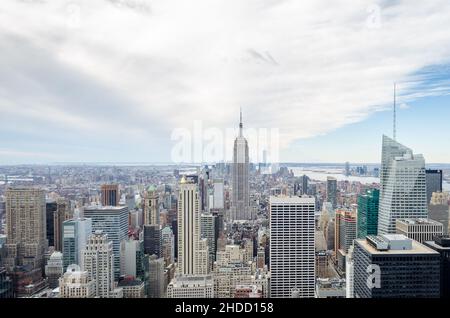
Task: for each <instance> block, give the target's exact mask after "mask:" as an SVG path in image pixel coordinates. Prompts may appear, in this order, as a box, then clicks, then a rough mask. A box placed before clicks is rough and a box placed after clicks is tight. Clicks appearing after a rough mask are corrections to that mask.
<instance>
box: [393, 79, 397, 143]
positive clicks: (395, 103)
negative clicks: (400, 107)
mask: <svg viewBox="0 0 450 318" xmlns="http://www.w3.org/2000/svg"><path fill="white" fill-rule="evenodd" d="M393 132H394V140H395V141H397V83H394V127H393Z"/></svg>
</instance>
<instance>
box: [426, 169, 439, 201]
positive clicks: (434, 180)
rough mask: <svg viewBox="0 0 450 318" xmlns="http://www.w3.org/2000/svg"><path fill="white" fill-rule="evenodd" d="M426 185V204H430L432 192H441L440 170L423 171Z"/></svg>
mask: <svg viewBox="0 0 450 318" xmlns="http://www.w3.org/2000/svg"><path fill="white" fill-rule="evenodd" d="M425 175H426V185H427V204H430V201H431V197H432V196H433V193H434V192H442V177H443V175H442V170H429V169H427V170H426V171H425Z"/></svg>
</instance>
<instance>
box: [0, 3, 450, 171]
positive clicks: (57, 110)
mask: <svg viewBox="0 0 450 318" xmlns="http://www.w3.org/2000/svg"><path fill="white" fill-rule="evenodd" d="M449 17H450V2H449V1H448V0H432V1H414V2H412V1H410V0H409V1H408V0H405V1H401V0H397V1H394V0H392V1H354V0H345V1H344V0H333V1H320V0H319V1H318V0H314V1H313V0H311V1H298V0H246V1H243V0H198V1H196V0H192V1H186V0H71V1H64V0H2V1H1V3H0V164H10V163H45V162H168V161H170V160H171V159H172V157H171V154H172V150H173V148H174V145H175V144H176V143H175V142H174V140H171V137H172V134H173V132H174V130H176V129H177V128H185V129H187V130H192V129H193V125H194V121H201V124H202V126H203V127H204V128H205V129H207V128H210V127H214V128H217V129H220V130H222V131H225V130H226V129H228V128H234V127H237V125H238V120H239V108H240V107H242V110H243V114H244V126H245V127H247V128H256V129H278V130H279V136H280V141H279V146H280V153H279V159H280V160H281V161H291V162H293V161H295V162H306V161H320V162H341V161H347V160H348V161H351V162H378V161H379V160H380V158H379V157H380V142H381V135H382V134H383V133H386V134H392V129H391V125H392V124H391V122H392V120H391V118H390V116H391V107H392V100H393V97H392V95H393V92H392V91H393V83H394V82H397V83H398V90H399V98H398V105H399V116H400V118H399V122H400V123H401V124H400V127H402V126H401V125H402V124H403V127H402V128H403V129H404V130H403V131H402V132H399V139H400V141H402V142H403V141H404V142H405V143H406V142H407V143H408V144H407V146H409V147H411V148H413V149H414V150H416V151H417V152H423V153H424V155H425V158H426V159H427V162H450V150H445V151H443V150H442V149H443V148H449V149H450V147H448V141H449V140H450V128H448V127H447V126H450V125H448V124H446V122H443V121H442V118H444V117H445V116H447V117H446V118H449V116H448V115H450V111H449V109H450V105H449V98H447V97H448V95H449V93H450V67H449V65H450V32H449V30H450V19H449ZM427 107H428V108H427ZM430 113H433V116H436V122H434V120H433V118H431V117H429V118H428V121H427V122H426V123H424V124H423V125H421V120H422V119H423V118H424V116H426V115H430ZM444 115H445V116H444ZM401 118H403V119H401ZM406 118H408V123H407V122H406ZM441 121H442V127H441V126H436V123H438V122H439V123H440V125H441ZM412 123H414V125H413V124H412ZM416 123H417V124H418V125H416ZM407 129H409V131H411V135H410V134H408V131H407ZM436 130H438V131H439V135H437V134H436ZM414 134H417V136H420V138H419V137H417V138H412V137H411V136H413V135H414ZM436 136H440V138H441V140H439V141H438V140H435V138H436ZM401 137H403V138H404V139H403V140H402V139H401ZM425 140H426V142H425ZM445 140H446V142H447V146H443V142H444V141H445ZM231 141H232V138H227V139H226V145H227V146H226V147H231ZM444 144H445V142H444ZM253 146H254V145H253ZM250 147H252V144H250ZM344 153H345V155H344ZM226 159H229V158H226ZM206 160H208V158H206Z"/></svg>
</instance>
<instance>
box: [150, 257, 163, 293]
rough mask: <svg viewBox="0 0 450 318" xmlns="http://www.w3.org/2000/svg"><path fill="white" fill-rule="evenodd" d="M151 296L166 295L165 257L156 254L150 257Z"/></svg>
mask: <svg viewBox="0 0 450 318" xmlns="http://www.w3.org/2000/svg"><path fill="white" fill-rule="evenodd" d="M148 261H149V290H148V297H149V298H163V297H164V296H165V289H166V286H165V279H164V269H165V268H166V267H165V264H164V259H163V258H158V257H157V256H156V255H152V256H150V257H149V260H148Z"/></svg>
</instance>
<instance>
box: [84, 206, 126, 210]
mask: <svg viewBox="0 0 450 318" xmlns="http://www.w3.org/2000/svg"><path fill="white" fill-rule="evenodd" d="M125 208H128V207H127V206H126V205H124V206H101V205H91V206H88V207H85V208H84V211H93V210H97V211H111V210H112V211H117V210H122V209H125Z"/></svg>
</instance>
